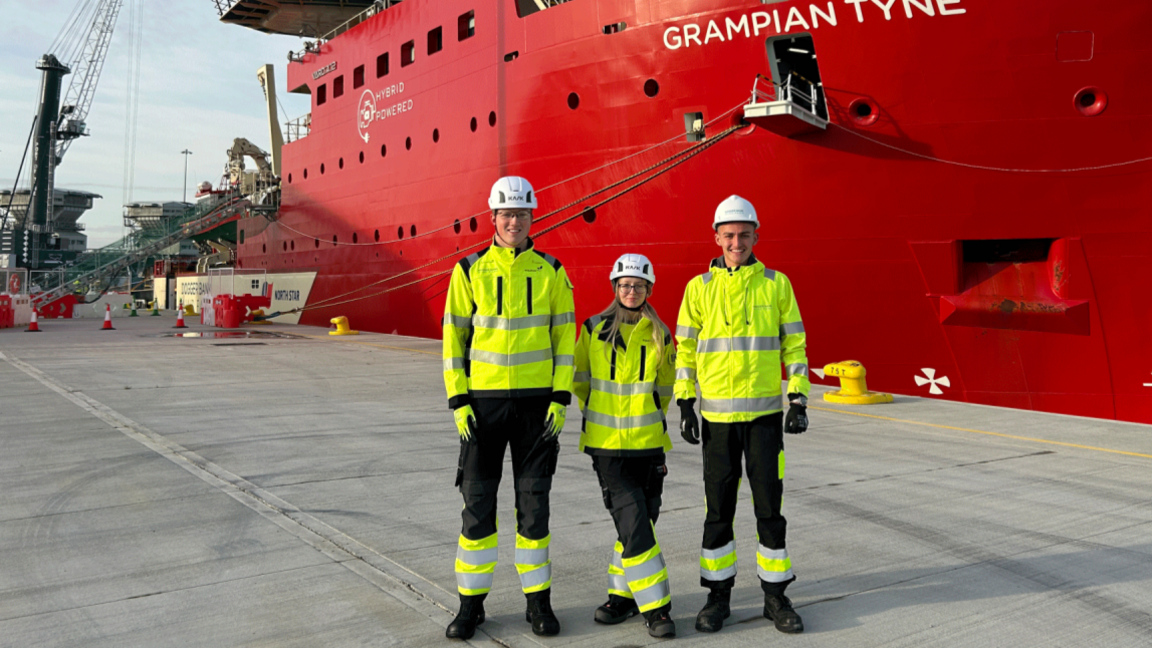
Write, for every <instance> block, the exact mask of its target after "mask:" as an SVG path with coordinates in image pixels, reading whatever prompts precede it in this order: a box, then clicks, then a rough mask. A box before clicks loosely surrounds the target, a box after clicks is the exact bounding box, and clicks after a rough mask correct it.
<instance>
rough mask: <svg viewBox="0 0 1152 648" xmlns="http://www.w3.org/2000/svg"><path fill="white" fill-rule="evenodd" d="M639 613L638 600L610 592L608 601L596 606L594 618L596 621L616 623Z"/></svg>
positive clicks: (608, 623) (609, 623)
mask: <svg viewBox="0 0 1152 648" xmlns="http://www.w3.org/2000/svg"><path fill="white" fill-rule="evenodd" d="M637 614H640V608H638V607H636V601H634V600H632V599H630V598H624V597H623V596H617V595H615V594H609V595H608V602H607V603H605V604H604V605H601V606H600V607H598V608H596V613H595V614H593V615H592V618H593V619H595V620H596V623H604V624H607V625H616V624H617V623H623V622H624V621H626V620H628V619H629V618H631V617H634V616H636V615H637Z"/></svg>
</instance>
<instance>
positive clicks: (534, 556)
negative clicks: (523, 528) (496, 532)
mask: <svg viewBox="0 0 1152 648" xmlns="http://www.w3.org/2000/svg"><path fill="white" fill-rule="evenodd" d="M551 542H552V536H551V535H549V536H547V537H546V538H544V539H543V540H529V539H528V538H525V537H524V536H522V535H520V534H519V533H517V534H516V571H517V572H518V573H519V574H520V588H521V589H522V590H524V593H525V594H531V593H532V592H540V591H543V590H546V589H548V588H549V587H552V561H551V560H549V558H548V546H549V545H550V544H551Z"/></svg>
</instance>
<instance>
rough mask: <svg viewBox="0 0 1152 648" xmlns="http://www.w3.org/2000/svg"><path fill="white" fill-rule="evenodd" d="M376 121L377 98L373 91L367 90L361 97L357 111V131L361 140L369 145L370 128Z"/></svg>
mask: <svg viewBox="0 0 1152 648" xmlns="http://www.w3.org/2000/svg"><path fill="white" fill-rule="evenodd" d="M375 119H376V96H375V95H374V94H372V91H371V90H365V91H364V93H363V94H361V95H360V108H359V109H358V110H357V111H356V130H357V132H359V134H360V139H362V140H364V143H365V144H367V143H368V127H369V126H371V125H372V122H373V121H374V120H375Z"/></svg>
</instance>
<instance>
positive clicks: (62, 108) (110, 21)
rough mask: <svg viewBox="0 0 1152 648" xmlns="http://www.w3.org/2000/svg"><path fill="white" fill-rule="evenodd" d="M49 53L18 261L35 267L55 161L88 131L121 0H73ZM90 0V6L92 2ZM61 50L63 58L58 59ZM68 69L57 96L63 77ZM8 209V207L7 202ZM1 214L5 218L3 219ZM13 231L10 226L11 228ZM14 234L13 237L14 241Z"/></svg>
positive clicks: (47, 220) (41, 64)
mask: <svg viewBox="0 0 1152 648" xmlns="http://www.w3.org/2000/svg"><path fill="white" fill-rule="evenodd" d="M78 1H79V4H78V5H77V7H76V9H75V10H74V11H73V14H72V17H71V18H70V19H69V22H68V24H66V25H65V26H64V29H63V31H62V32H61V34H60V36H58V37H57V39H56V43H54V44H53V47H52V48H50V49H52V50H53V52H52V53H48V54H45V55H43V56H42V57H40V60H39V61H37V62H36V69H38V70H40V71H41V72H42V81H41V86H40V102H39V107H38V108H37V111H36V121H35V125H34V126H33V137H32V165H31V176H32V190H31V195H30V196H29V202H28V207H27V210H28V211H27V214H26V215H25V218H24V227H23V230H24V232H23V238H24V253H23V254H22V255H20V256H21V257H22V258H23V263H22V265H24V266H26V267H29V268H38V267H39V266H40V265H41V258H40V256H41V255H40V251H41V250H43V249H45V248H46V243H47V238H48V236H50V235H51V233H52V232H51V227H52V226H51V210H52V207H53V205H52V203H53V191H54V185H55V170H56V167H57V166H59V164H60V163H61V162H62V161H63V159H64V154H65V153H66V152H67V151H68V147H70V146H71V145H72V142H73V141H75V140H76V139H78V138H80V137H81V136H84V135H87V134H88V126H87V123H86V122H85V120H86V119H87V117H88V111H89V109H91V107H92V99H93V96H94V95H95V92H96V85H97V83H98V82H99V81H100V72H101V70H103V68H104V60H105V58H106V57H107V55H108V45H109V43H110V42H111V40H112V31H113V30H114V29H115V27H116V19H117V17H118V16H119V14H120V9H121V7H122V6H123V5H124V0H78ZM94 1H95V8H94V9H90V7H92V4H93V2H94ZM57 54H60V55H61V56H63V58H65V60H66V61H67V62H62V61H61V60H60V58H59V57H58V56H57ZM67 74H72V75H73V76H72V79H71V81H70V83H69V84H68V90H67V92H66V93H65V94H64V98H63V101H61V97H60V90H61V87H62V85H63V78H64V76H65V75H67ZM6 211H7V212H11V211H12V208H11V202H9V204H8V208H7V210H6ZM8 215H10V214H6V215H5V219H4V220H5V222H6V221H7V220H8ZM14 234H15V232H14ZM16 240H17V239H16V237H15V236H14V237H13V241H16Z"/></svg>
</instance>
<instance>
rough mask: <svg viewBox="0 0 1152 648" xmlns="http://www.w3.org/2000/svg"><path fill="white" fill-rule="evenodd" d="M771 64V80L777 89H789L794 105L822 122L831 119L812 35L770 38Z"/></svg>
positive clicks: (769, 56)
mask: <svg viewBox="0 0 1152 648" xmlns="http://www.w3.org/2000/svg"><path fill="white" fill-rule="evenodd" d="M768 61H769V64H770V66H771V69H772V80H773V81H774V82H775V83H776V84H777V85H778V86H788V87H789V88H790V90H791V92H790V97H791V100H792V103H794V104H796V105H798V106H800V107H801V108H804V109H805V110H807V111H808V112H810V113H812V114H814V115H817V116H819V117H820V118H822V119H828V106H827V104H826V103H825V101H824V85H823V84H822V83H821V82H820V66H819V65H817V63H816V47H815V45H814V44H813V42H812V36H811V35H810V34H792V35H788V36H779V37H776V38H769V39H768ZM813 100H814V101H813ZM813 103H815V106H813Z"/></svg>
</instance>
